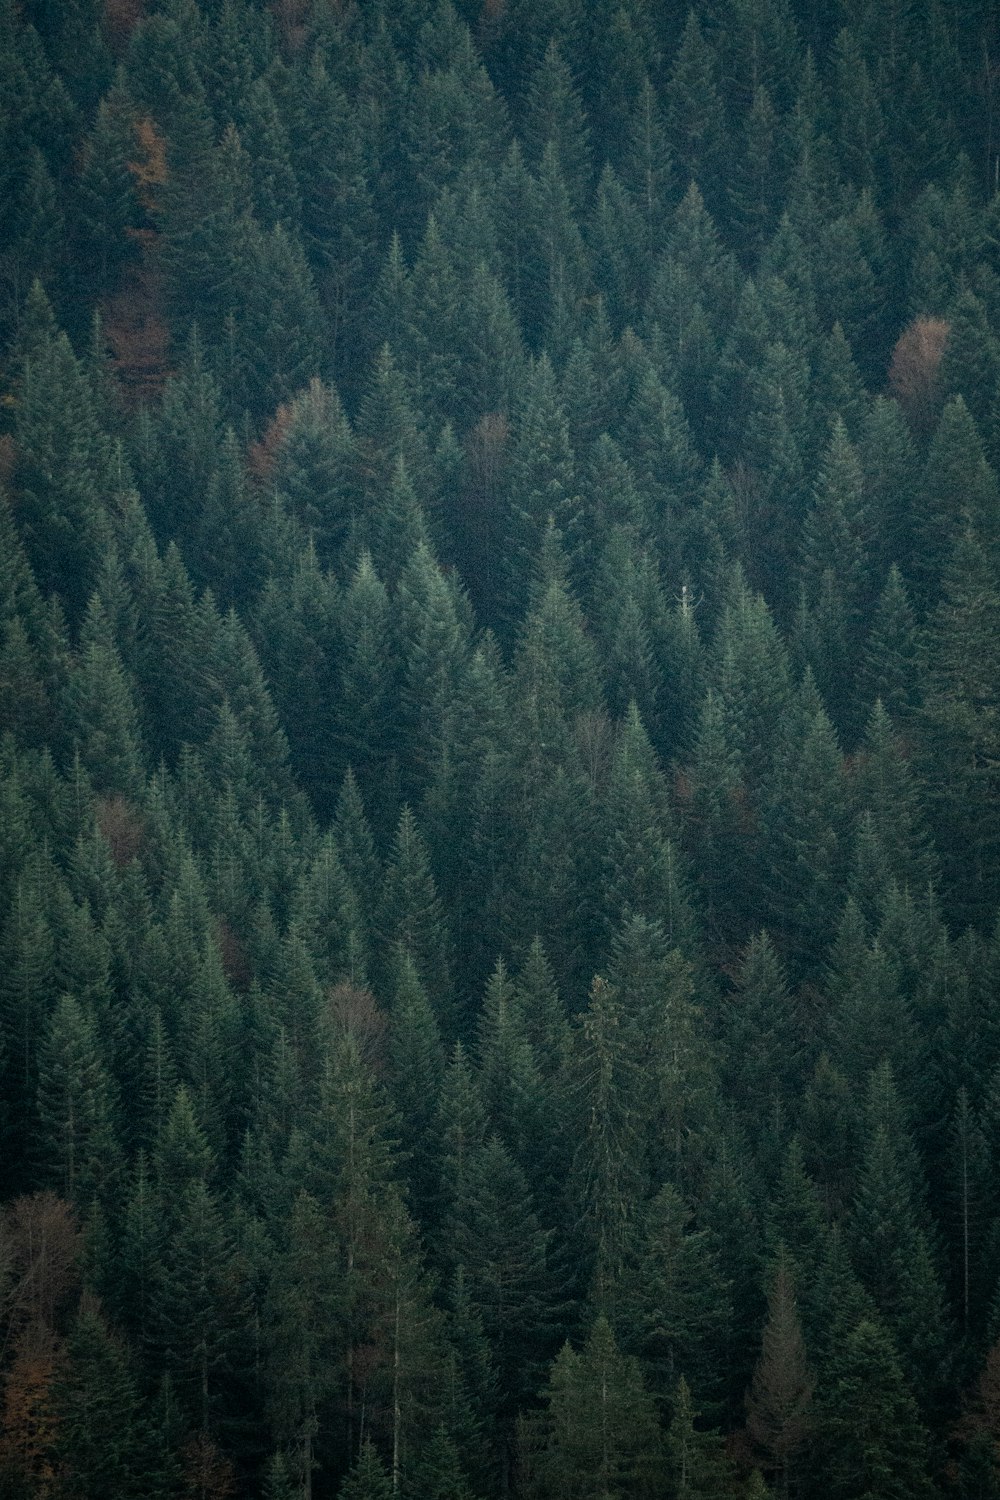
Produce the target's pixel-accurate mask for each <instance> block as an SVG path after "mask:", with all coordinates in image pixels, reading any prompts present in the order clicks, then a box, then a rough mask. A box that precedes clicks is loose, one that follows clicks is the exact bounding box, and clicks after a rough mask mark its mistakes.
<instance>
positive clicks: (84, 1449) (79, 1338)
mask: <svg viewBox="0 0 1000 1500" xmlns="http://www.w3.org/2000/svg"><path fill="white" fill-rule="evenodd" d="M66 1356H67V1363H66V1365H65V1366H64V1367H63V1368H62V1369H61V1370H60V1372H59V1375H58V1376H57V1378H56V1381H55V1384H54V1387H53V1399H54V1414H55V1423H56V1433H57V1437H56V1445H55V1449H56V1461H57V1464H58V1466H59V1470H60V1471H61V1480H62V1483H64V1484H66V1485H67V1486H68V1487H71V1488H72V1492H73V1493H74V1494H77V1495H79V1496H80V1497H81V1500H97V1497H98V1496H101V1495H106V1494H107V1493H108V1486H109V1485H110V1486H112V1487H113V1492H114V1493H116V1494H127V1493H128V1490H129V1488H130V1486H131V1485H132V1484H134V1483H135V1480H136V1478H137V1469H138V1458H139V1454H138V1452H137V1446H138V1418H139V1411H138V1407H139V1402H138V1395H137V1392H136V1385H135V1379H134V1377H133V1375H132V1372H131V1370H130V1368H129V1360H128V1357H127V1355H126V1352H125V1350H124V1348H123V1347H122V1346H121V1344H120V1343H119V1342H118V1340H117V1339H116V1338H115V1337H114V1335H113V1334H112V1333H111V1332H110V1330H109V1329H108V1327H107V1325H106V1323H105V1322H104V1319H103V1318H102V1317H101V1315H100V1313H99V1311H98V1310H97V1308H96V1307H95V1306H94V1305H93V1303H92V1302H91V1303H89V1304H88V1303H84V1305H83V1306H82V1307H81V1309H80V1311H79V1313H78V1314H77V1316H76V1319H75V1320H74V1323H73V1326H72V1329H71V1332H70V1335H69V1338H68V1340H67V1347H66Z"/></svg>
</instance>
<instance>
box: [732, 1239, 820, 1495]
mask: <svg viewBox="0 0 1000 1500" xmlns="http://www.w3.org/2000/svg"><path fill="white" fill-rule="evenodd" d="M767 1300H768V1312H767V1322H766V1323H765V1325H764V1337H763V1340H762V1343H761V1351H760V1359H759V1360H758V1361H757V1366H756V1369H755V1370H754V1373H753V1381H752V1383H751V1386H750V1389H749V1391H748V1392H747V1397H746V1407H747V1434H748V1436H749V1438H750V1440H751V1442H752V1443H753V1445H754V1447H755V1449H757V1450H759V1452H760V1453H761V1454H762V1455H763V1463H762V1467H763V1468H764V1469H765V1471H767V1472H769V1473H771V1474H773V1475H774V1477H775V1481H776V1485H777V1488H778V1492H779V1493H780V1494H781V1495H788V1494H790V1493H791V1492H792V1491H793V1489H794V1484H793V1480H794V1465H795V1459H796V1457H797V1456H798V1454H799V1452H800V1451H801V1449H802V1447H803V1446H804V1444H805V1442H806V1440H807V1438H808V1436H809V1430H810V1425H811V1424H810V1416H809V1407H810V1404H811V1402H812V1392H813V1380H812V1376H811V1374H810V1372H809V1366H808V1364H807V1363H806V1348H805V1343H804V1342H803V1338H802V1328H801V1325H800V1323H799V1315H798V1311H797V1309H796V1306H795V1290H794V1287H793V1285H792V1278H791V1276H790V1275H789V1272H788V1268H787V1266H786V1265H785V1264H784V1262H783V1261H782V1262H781V1263H780V1264H779V1266H778V1270H777V1273H776V1274H775V1278H774V1283H773V1285H772V1287H771V1291H770V1295H769V1296H768V1299H767Z"/></svg>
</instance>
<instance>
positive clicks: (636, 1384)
mask: <svg viewBox="0 0 1000 1500" xmlns="http://www.w3.org/2000/svg"><path fill="white" fill-rule="evenodd" d="M543 1399H544V1400H545V1401H546V1406H547V1409H546V1410H545V1411H544V1412H543V1413H540V1414H538V1415H537V1416H535V1415H533V1416H532V1417H529V1418H526V1419H524V1420H523V1421H522V1426H521V1431H520V1438H521V1464H522V1469H523V1471H524V1479H525V1488H526V1491H527V1493H528V1494H530V1495H538V1496H546V1497H547V1496H556V1495H563V1494H567V1493H569V1494H579V1495H581V1496H588V1497H590V1496H593V1497H599V1500H607V1497H610V1496H612V1495H615V1494H620V1493H622V1491H623V1490H627V1492H628V1493H630V1494H635V1495H646V1494H651V1493H654V1492H655V1485H656V1481H657V1477H658V1473H657V1471H658V1467H659V1466H658V1463H657V1460H658V1458H659V1451H658V1450H659V1446H660V1444H659V1432H658V1429H657V1422H656V1416H655V1411H654V1408H653V1404H652V1402H651V1401H650V1398H649V1396H648V1395H647V1394H646V1392H645V1391H644V1389H643V1384H642V1376H641V1375H640V1373H639V1368H638V1365H637V1364H636V1362H635V1361H634V1360H632V1359H629V1358H628V1357H627V1356H623V1355H622V1354H620V1353H619V1351H618V1348H617V1346H616V1344H615V1339H614V1335H613V1333H612V1331H611V1328H610V1326H609V1324H608V1322H607V1320H606V1319H605V1318H603V1317H599V1318H598V1319H597V1321H596V1322H595V1323H594V1326H593V1328H592V1329H591V1332H590V1334H589V1336H588V1339H587V1342H586V1344H585V1345H584V1347H583V1348H582V1350H581V1351H580V1352H579V1353H576V1352H575V1351H574V1350H573V1348H572V1347H571V1346H570V1345H569V1344H566V1345H565V1346H564V1347H563V1349H562V1352H561V1353H560V1354H559V1355H558V1356H557V1357H556V1359H555V1361H554V1363H553V1365H552V1368H551V1371H550V1374H549V1381H548V1388H547V1390H546V1391H545V1392H544V1396H543Z"/></svg>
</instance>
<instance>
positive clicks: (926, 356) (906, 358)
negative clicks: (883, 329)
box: [889, 317, 951, 433]
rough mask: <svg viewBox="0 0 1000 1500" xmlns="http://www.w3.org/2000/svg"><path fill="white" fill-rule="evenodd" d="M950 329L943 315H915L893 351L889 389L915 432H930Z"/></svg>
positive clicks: (940, 396)
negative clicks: (917, 316) (936, 316)
mask: <svg viewBox="0 0 1000 1500" xmlns="http://www.w3.org/2000/svg"><path fill="white" fill-rule="evenodd" d="M950 331H951V330H950V327H949V325H948V323H946V322H945V320H944V318H927V317H919V318H914V320H913V322H912V323H911V324H910V325H909V326H908V327H907V328H904V330H903V332H902V333H901V334H900V336H899V339H898V340H897V342H896V347H895V349H894V350H893V351H892V362H891V364H890V365H889V390H890V393H891V394H892V395H893V396H895V398H896V400H897V401H898V402H899V404H900V406H901V407H902V409H903V412H904V414H905V416H906V419H907V421H908V422H909V424H910V426H911V427H912V428H913V429H914V431H915V432H919V433H926V432H929V431H930V430H931V428H932V427H933V426H934V423H935V421H936V420H937V416H938V413H939V411H940V409H941V402H942V399H943V392H942V390H941V380H940V373H941V358H942V355H943V354H944V348H945V344H946V343H947V342H948V334H949V333H950Z"/></svg>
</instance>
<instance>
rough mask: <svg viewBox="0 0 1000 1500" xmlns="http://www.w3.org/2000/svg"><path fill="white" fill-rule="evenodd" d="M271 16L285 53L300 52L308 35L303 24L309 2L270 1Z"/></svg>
mask: <svg viewBox="0 0 1000 1500" xmlns="http://www.w3.org/2000/svg"><path fill="white" fill-rule="evenodd" d="M271 14H272V15H273V16H274V19H275V21H276V22H277V26H278V36H279V37H280V39H281V45H282V48H283V49H284V50H285V51H286V52H299V51H301V49H302V48H303V46H304V45H305V41H306V37H307V35H308V30H307V28H306V24H305V23H306V17H307V16H308V14H309V0H271Z"/></svg>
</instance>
